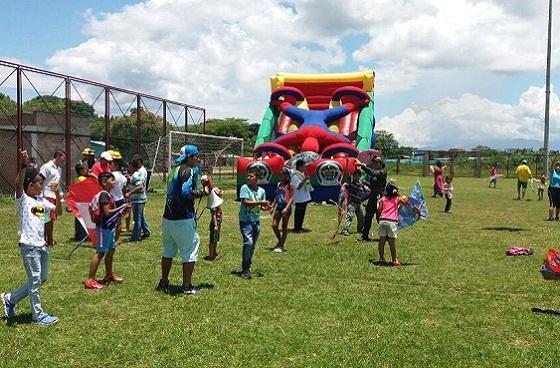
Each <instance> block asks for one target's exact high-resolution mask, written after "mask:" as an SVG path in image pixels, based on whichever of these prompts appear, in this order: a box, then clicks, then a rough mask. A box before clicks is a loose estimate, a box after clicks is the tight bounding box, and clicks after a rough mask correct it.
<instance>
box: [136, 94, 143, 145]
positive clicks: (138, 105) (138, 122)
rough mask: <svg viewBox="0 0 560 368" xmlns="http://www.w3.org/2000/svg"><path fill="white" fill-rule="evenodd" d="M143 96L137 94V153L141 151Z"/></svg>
mask: <svg viewBox="0 0 560 368" xmlns="http://www.w3.org/2000/svg"><path fill="white" fill-rule="evenodd" d="M141 98H142V97H140V94H137V95H136V153H140V124H142V116H141V114H140V103H141V102H142V100H141Z"/></svg>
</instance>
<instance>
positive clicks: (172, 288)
mask: <svg viewBox="0 0 560 368" xmlns="http://www.w3.org/2000/svg"><path fill="white" fill-rule="evenodd" d="M195 286H196V287H197V288H199V289H201V290H202V289H214V284H208V283H202V284H198V285H195ZM168 290H169V291H168V292H167V294H169V295H171V296H178V295H185V292H184V291H183V287H182V286H180V285H169V289H168Z"/></svg>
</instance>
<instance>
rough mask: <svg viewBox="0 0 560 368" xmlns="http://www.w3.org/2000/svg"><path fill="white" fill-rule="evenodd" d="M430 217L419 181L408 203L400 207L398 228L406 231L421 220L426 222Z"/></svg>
mask: <svg viewBox="0 0 560 368" xmlns="http://www.w3.org/2000/svg"><path fill="white" fill-rule="evenodd" d="M418 211H420V216H418ZM428 217H429V214H428V207H427V206H426V201H425V200H424V193H422V187H421V186H420V181H417V182H416V184H414V187H413V188H412V191H411V192H410V195H409V196H408V203H406V204H405V205H402V206H400V207H399V222H398V227H399V229H404V228H405V227H408V226H411V225H414V223H416V221H418V219H419V218H422V219H424V220H426V219H428Z"/></svg>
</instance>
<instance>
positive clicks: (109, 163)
mask: <svg viewBox="0 0 560 368" xmlns="http://www.w3.org/2000/svg"><path fill="white" fill-rule="evenodd" d="M111 171H113V156H111V153H110V152H109V151H105V152H103V153H101V156H99V161H97V162H96V163H95V164H94V165H93V167H92V168H91V175H93V176H95V177H96V178H98V177H99V175H100V174H101V173H104V172H106V173H110V172H111Z"/></svg>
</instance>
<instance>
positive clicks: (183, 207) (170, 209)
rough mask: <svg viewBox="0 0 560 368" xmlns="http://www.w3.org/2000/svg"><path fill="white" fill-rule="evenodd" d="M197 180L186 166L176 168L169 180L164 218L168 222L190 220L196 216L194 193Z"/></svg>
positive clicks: (170, 174)
mask: <svg viewBox="0 0 560 368" xmlns="http://www.w3.org/2000/svg"><path fill="white" fill-rule="evenodd" d="M196 181H197V180H196V178H195V175H193V170H192V169H191V168H190V167H189V166H188V165H186V164H181V165H178V166H175V167H174V168H173V169H172V170H171V172H170V173H169V178H168V179H167V196H166V199H165V210H164V212H163V217H164V218H166V219H168V220H188V219H192V218H194V216H195V211H194V191H195V190H196Z"/></svg>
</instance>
